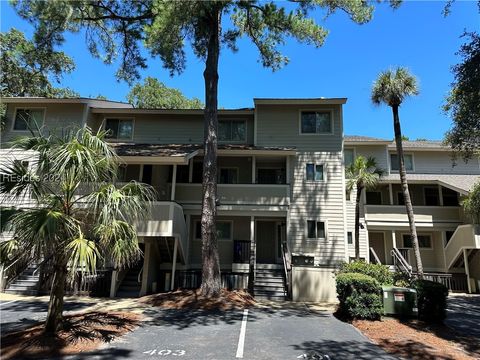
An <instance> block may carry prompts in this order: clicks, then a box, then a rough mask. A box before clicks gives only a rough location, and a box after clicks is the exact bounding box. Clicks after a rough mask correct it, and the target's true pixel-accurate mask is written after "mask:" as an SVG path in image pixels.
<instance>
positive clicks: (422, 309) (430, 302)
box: [412, 280, 448, 323]
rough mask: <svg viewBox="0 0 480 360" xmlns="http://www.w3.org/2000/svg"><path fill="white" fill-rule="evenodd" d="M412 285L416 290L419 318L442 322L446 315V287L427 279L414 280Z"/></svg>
mask: <svg viewBox="0 0 480 360" xmlns="http://www.w3.org/2000/svg"><path fill="white" fill-rule="evenodd" d="M412 286H413V288H414V289H416V290H417V301H418V317H419V319H421V320H424V321H427V322H432V323H441V322H443V320H444V319H445V317H446V316H447V296H448V289H447V287H446V286H445V285H443V284H440V283H437V282H434V281H429V280H415V281H414V282H413V283H412Z"/></svg>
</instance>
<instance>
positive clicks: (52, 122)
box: [1, 103, 85, 147]
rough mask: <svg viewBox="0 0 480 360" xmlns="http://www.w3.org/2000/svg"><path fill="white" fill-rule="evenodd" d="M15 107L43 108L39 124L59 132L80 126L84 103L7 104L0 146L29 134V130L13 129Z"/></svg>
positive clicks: (51, 130)
mask: <svg viewBox="0 0 480 360" xmlns="http://www.w3.org/2000/svg"><path fill="white" fill-rule="evenodd" d="M17 108H43V109H45V115H44V122H43V124H39V125H41V126H44V127H45V128H46V129H47V130H48V131H50V132H54V133H56V134H61V133H62V131H65V130H66V129H69V128H72V129H73V128H75V127H77V128H78V127H80V126H82V121H83V114H84V109H85V105H83V104H42V103H35V104H31V103H24V104H8V106H7V112H6V118H7V120H6V126H5V130H4V131H2V138H1V142H2V147H5V146H6V145H7V146H8V144H6V143H7V142H9V141H11V140H13V139H14V138H16V137H20V136H29V135H30V132H29V131H14V130H13V121H14V117H15V109H17Z"/></svg>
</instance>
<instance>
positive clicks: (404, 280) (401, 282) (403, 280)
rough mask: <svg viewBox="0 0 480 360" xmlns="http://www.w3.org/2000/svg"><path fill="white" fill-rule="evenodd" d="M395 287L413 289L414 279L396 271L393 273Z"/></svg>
mask: <svg viewBox="0 0 480 360" xmlns="http://www.w3.org/2000/svg"><path fill="white" fill-rule="evenodd" d="M393 285H395V286H400V287H407V288H409V287H412V278H411V277H409V276H408V275H407V274H405V273H403V272H401V271H396V272H394V273H393Z"/></svg>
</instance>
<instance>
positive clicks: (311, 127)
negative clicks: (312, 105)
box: [300, 111, 333, 134]
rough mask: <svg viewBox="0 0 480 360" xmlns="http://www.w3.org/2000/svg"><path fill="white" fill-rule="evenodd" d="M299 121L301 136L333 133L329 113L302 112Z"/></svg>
mask: <svg viewBox="0 0 480 360" xmlns="http://www.w3.org/2000/svg"><path fill="white" fill-rule="evenodd" d="M300 119H301V120H300V121H301V128H300V130H301V133H302V134H331V133H332V132H333V129H332V114H331V112H330V111H323V112H319V111H302V113H301V116H300Z"/></svg>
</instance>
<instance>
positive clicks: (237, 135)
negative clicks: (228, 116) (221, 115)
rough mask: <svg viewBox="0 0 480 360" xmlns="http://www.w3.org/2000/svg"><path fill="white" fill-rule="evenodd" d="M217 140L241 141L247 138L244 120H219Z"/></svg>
mask: <svg viewBox="0 0 480 360" xmlns="http://www.w3.org/2000/svg"><path fill="white" fill-rule="evenodd" d="M218 140H219V141H233V142H242V141H246V140H247V123H246V122H245V121H244V120H220V121H219V122H218Z"/></svg>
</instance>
